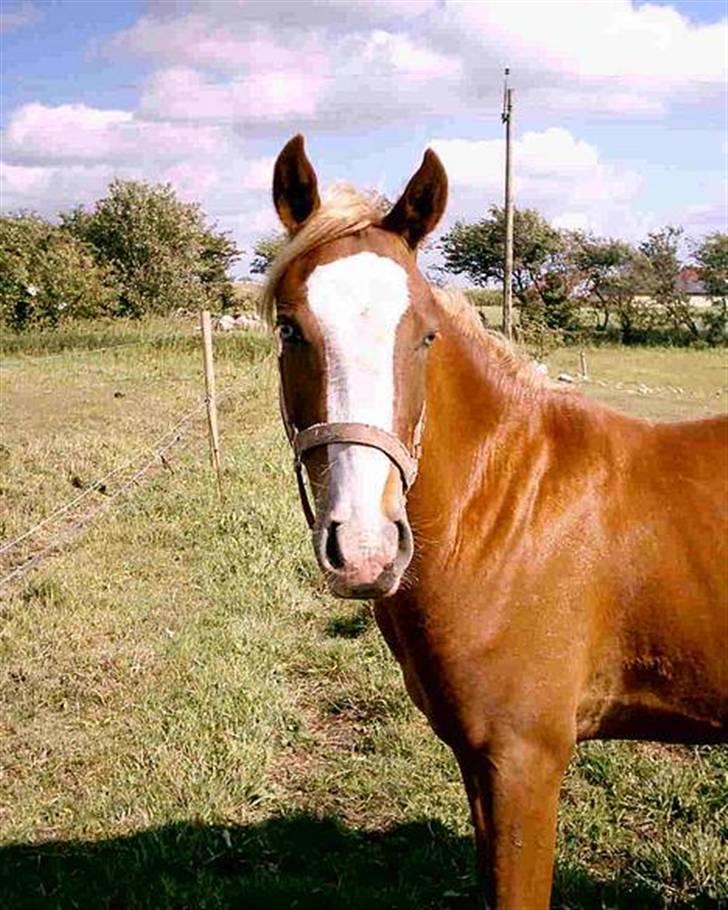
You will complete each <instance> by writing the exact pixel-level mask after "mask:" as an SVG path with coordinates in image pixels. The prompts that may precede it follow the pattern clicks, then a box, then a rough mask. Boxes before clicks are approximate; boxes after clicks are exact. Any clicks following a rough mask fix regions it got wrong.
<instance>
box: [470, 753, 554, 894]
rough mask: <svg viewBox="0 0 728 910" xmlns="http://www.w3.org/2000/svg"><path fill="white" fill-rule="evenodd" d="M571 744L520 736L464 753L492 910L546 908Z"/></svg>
mask: <svg viewBox="0 0 728 910" xmlns="http://www.w3.org/2000/svg"><path fill="white" fill-rule="evenodd" d="M570 754H571V747H570V746H569V745H568V744H565V746H564V748H563V749H554V748H546V747H544V746H542V745H539V744H538V743H535V742H530V741H528V740H524V739H522V738H519V739H512V740H510V741H509V742H508V743H506V744H499V745H498V746H496V747H490V748H488V749H487V750H477V751H475V750H472V751H464V752H463V753H462V754H460V755H458V761H459V763H460V767H461V770H462V773H463V779H464V781H465V787H466V790H467V793H468V799H469V801H470V810H471V814H472V818H473V824H474V827H475V839H476V846H477V852H478V866H479V873H480V878H481V880H482V885H483V888H484V893H485V899H486V906H488V907H489V908H492V910H547V908H548V906H549V898H550V894H551V877H552V873H553V863H554V849H555V843H556V816H557V809H558V801H559V790H560V787H561V780H562V777H563V774H564V770H565V768H566V764H567V762H568V760H569V757H570Z"/></svg>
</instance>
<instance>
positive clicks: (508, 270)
mask: <svg viewBox="0 0 728 910" xmlns="http://www.w3.org/2000/svg"><path fill="white" fill-rule="evenodd" d="M509 75H510V69H509V68H508V67H506V71H505V79H504V82H503V113H502V114H501V120H502V121H503V123H504V124H505V127H506V193H505V206H504V214H505V228H506V238H505V256H504V260H505V261H504V266H503V334H504V335H505V336H506V338H507V339H508V340H509V341H510V340H511V338H513V184H512V177H513V159H512V156H511V124H512V122H513V89H512V88H510V87H509V86H508V76H509Z"/></svg>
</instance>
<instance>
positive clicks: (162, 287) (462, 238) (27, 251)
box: [0, 180, 728, 344]
mask: <svg viewBox="0 0 728 910" xmlns="http://www.w3.org/2000/svg"><path fill="white" fill-rule="evenodd" d="M377 204H378V205H381V207H382V208H383V209H384V208H386V207H387V206H388V201H387V200H386V199H385V198H384V197H377ZM504 222H505V220H504V213H503V209H502V208H501V207H499V206H492V207H491V208H490V210H489V212H488V215H487V216H486V217H485V218H483V219H481V220H480V221H476V222H471V223H466V222H462V221H460V222H457V223H456V224H455V225H454V226H453V227H452V228H451V229H450V230H449V231H448V232H447V233H446V234H444V236H442V237H441V238H440V240H439V241H437V242H435V244H434V249H435V250H436V251H437V252H439V254H440V257H441V262H442V264H441V265H439V266H435V267H434V268H432V269H431V270H430V277H431V278H432V279H433V280H435V281H436V282H441V283H447V282H448V281H452V276H460V277H461V278H464V279H465V280H466V281H467V282H469V283H470V284H471V285H473V286H475V288H478V289H481V290H480V291H479V292H478V293H474V294H473V297H474V298H475V300H476V303H477V302H483V301H485V302H486V303H490V304H497V303H499V301H500V288H502V284H503V250H504V237H505V223H504ZM283 242H285V238H284V236H283V235H282V234H280V233H274V234H270V235H267V236H265V237H261V238H260V239H259V240H258V241H257V243H256V244H255V246H254V248H253V254H252V259H251V265H250V271H251V273H252V274H253V275H264V274H265V272H266V271H267V270H268V268H269V267H270V264H271V262H272V261H273V259H274V258H275V256H276V254H277V252H278V250H279V249H280V247H281V244H282V243H283ZM686 247H687V254H686V253H685V250H686ZM240 255H241V251H240V250H239V249H238V248H237V246H236V245H235V243H234V241H233V240H232V239H231V238H230V237H229V236H228V235H227V234H225V233H224V232H221V231H219V230H217V228H216V227H214V226H210V225H209V224H208V222H207V219H206V217H205V215H204V213H203V212H202V209H201V208H200V206H199V205H197V204H195V203H187V202H182V201H181V200H179V199H178V198H177V197H176V195H175V193H174V190H173V189H172V187H171V186H169V185H150V184H147V183H144V182H140V181H123V180H114V181H112V183H111V184H109V187H108V189H107V193H106V195H105V196H104V198H102V199H100V200H99V201H97V202H96V203H95V205H94V206H93V207H92V208H90V209H88V210H87V209H84V208H83V207H77V208H74V209H72V210H70V211H68V212H62V213H61V214H60V215H59V218H58V222H57V223H51V222H49V221H47V220H45V219H43V218H41V217H39V216H38V215H35V214H33V213H28V212H19V213H15V214H10V215H5V216H2V217H0V323H2V324H4V325H6V326H10V327H12V328H14V329H23V328H25V327H27V326H32V325H41V326H43V325H44V326H54V325H57V324H58V323H59V322H61V321H62V320H67V319H78V318H91V317H98V316H125V317H141V316H145V315H148V314H159V315H165V314H169V313H172V312H174V311H175V310H178V309H180V308H181V309H200V308H203V307H209V308H211V309H214V310H217V311H220V310H225V309H227V308H230V307H232V306H233V305H234V303H235V293H234V283H233V280H232V278H231V277H230V268H231V266H232V265H233V264H234V263H235V261H236V260H237V259H238V258H239V257H240ZM686 267H689V268H690V270H691V271H690V272H689V273H688V274H689V275H690V276H693V277H694V278H695V279H697V280H698V281H700V282H701V283H702V286H703V288H704V291H705V295H706V298H707V299H706V302H705V305H703V306H701V307H700V308H699V309H698V308H696V307H694V306H692V305H691V303H690V294H689V290H690V287H689V283H688V284H686V281H685V276H686V272H685V269H686ZM513 296H514V301H515V303H516V306H517V309H518V329H519V331H520V332H521V334H522V335H523V336H524V337H527V338H529V337H530V338H531V339H532V340H536V341H538V339H539V337H544V336H548V337H550V338H555V339H557V340H564V339H568V338H570V337H572V336H580V337H583V335H584V334H590V335H592V336H594V337H605V338H613V339H615V340H620V341H622V342H623V343H625V344H635V343H644V342H647V341H668V342H672V343H675V342H682V343H685V342H688V343H695V342H700V343H708V344H718V343H723V342H725V340H726V324H727V319H726V316H727V305H728V234H726V233H721V232H718V231H716V232H713V233H711V234H708V235H707V236H705V237H704V238H702V240H700V241H699V242H696V243H693V244H692V245H686V243H685V241H684V238H683V234H682V230H681V229H680V228H677V227H672V226H668V227H665V228H662V229H661V230H658V231H654V232H651V233H649V234H648V235H647V237H646V238H645V239H644V240H643V241H642V242H641V243H638V244H631V243H627V242H626V241H624V240H617V239H612V238H605V237H597V236H594V235H593V234H590V233H588V232H584V231H570V230H561V229H558V228H555V227H553V226H552V225H550V224H549V223H548V222H547V221H546V219H545V218H544V217H543V216H542V215H541V214H539V213H538V212H537V211H535V210H533V209H516V210H515V212H514V257H513Z"/></svg>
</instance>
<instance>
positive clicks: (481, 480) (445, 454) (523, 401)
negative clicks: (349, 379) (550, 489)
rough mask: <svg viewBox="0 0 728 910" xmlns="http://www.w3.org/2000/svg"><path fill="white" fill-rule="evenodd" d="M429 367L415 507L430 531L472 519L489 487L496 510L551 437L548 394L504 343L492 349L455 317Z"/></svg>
mask: <svg viewBox="0 0 728 910" xmlns="http://www.w3.org/2000/svg"><path fill="white" fill-rule="evenodd" d="M428 369H429V372H428V380H427V387H428V391H427V423H426V427H425V433H424V438H423V446H422V459H421V462H420V473H419V478H418V481H417V484H416V485H415V487H414V489H413V491H412V496H411V504H410V507H409V508H408V512H409V513H410V515H411V518H412V519H413V525H414V526H415V527H417V526H419V527H420V528H422V529H423V532H425V533H426V531H425V529H426V528H432V527H433V526H435V525H436V526H438V527H439V528H440V530H443V531H444V530H445V526H446V525H449V526H450V527H451V529H452V526H453V523H457V522H458V521H464V520H466V518H465V515H466V512H467V503H468V502H469V501H472V499H473V497H478V495H479V493H481V492H482V491H483V489H484V488H486V487H487V499H488V503H489V508H490V509H492V510H495V511H497V510H498V509H499V508H500V507H501V505H502V502H503V498H504V497H507V496H511V495H513V488H514V482H515V481H516V480H518V479H521V480H527V476H526V474H525V472H527V471H528V470H529V464H530V463H531V462H532V461H534V460H535V462H538V449H539V448H540V447H541V446H542V445H543V444H544V434H543V424H544V400H545V399H546V398H547V393H545V392H544V391H543V390H540V389H539V388H538V385H537V383H533V384H532V383H530V382H529V380H528V379H527V378H523V377H522V376H519V369H518V366H517V364H516V362H515V361H513V360H512V359H510V358H509V357H508V356H507V355H505V354H504V352H503V351H502V350H500V349H499V348H498V346H497V343H495V342H494V343H493V349H492V350H489V344H488V342H487V341H483V340H481V339H478V338H473V337H470V335H469V333H467V332H460V331H458V329H457V327H456V326H455V325H452V324H451V325H449V326H448V327H447V328H446V329H445V330H444V331H443V333H442V337H441V339H440V340H439V341H438V343H437V348H436V349H434V350H433V353H432V359H431V362H430V364H429V368H428ZM520 372H523V370H522V369H521V371H520ZM526 485H527V484H526Z"/></svg>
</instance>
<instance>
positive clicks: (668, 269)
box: [639, 225, 700, 338]
mask: <svg viewBox="0 0 728 910" xmlns="http://www.w3.org/2000/svg"><path fill="white" fill-rule="evenodd" d="M682 233H683V230H682V228H678V227H673V226H671V225H668V226H667V227H665V228H663V229H662V230H660V231H652V232H651V233H649V234H648V235H647V239H646V240H643V241H642V243H641V244H640V246H639V250H640V253H641V254H642V256H643V257H644V262H645V266H646V267H645V269H644V272H643V281H644V286H645V291H646V293H648V294H649V295H650V297H652V298H653V299H654V301H655V303H656V304H657V305H658V306H660V307H662V309H663V311H664V312H665V314H666V315H667V317H668V319H669V320H670V322H671V323H672V325H673V328H675V329H677V330H678V331H679V330H681V329H687V330H688V331H689V332H690V334H691V335H692V337H693V338H699V337H700V327H699V325H698V322H697V319H696V318H695V313H694V312H693V310H692V308H691V307H690V304H689V302H688V296H687V294H685V293H684V292H683V291H681V290H680V284H679V278H680V268H681V264H680V259H679V256H678V247H679V243H680V237H681V236H682Z"/></svg>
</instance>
